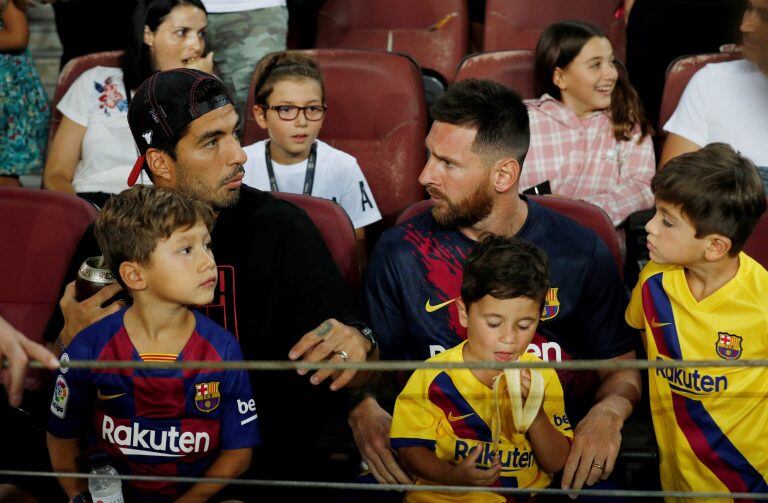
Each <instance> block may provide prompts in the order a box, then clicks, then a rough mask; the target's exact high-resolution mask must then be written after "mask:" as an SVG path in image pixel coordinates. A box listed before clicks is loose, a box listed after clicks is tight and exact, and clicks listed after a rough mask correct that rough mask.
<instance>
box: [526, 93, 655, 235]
mask: <svg viewBox="0 0 768 503" xmlns="http://www.w3.org/2000/svg"><path fill="white" fill-rule="evenodd" d="M526 105H527V106H528V116H529V117H530V120H531V146H530V149H529V150H528V156H527V157H526V158H525V163H524V165H523V171H522V174H521V175H520V189H521V190H525V189H527V188H529V187H533V186H534V185H538V184H539V183H542V182H544V181H545V180H549V183H550V185H551V187H552V193H554V194H559V195H563V196H567V197H571V198H574V199H583V200H584V201H588V202H590V203H593V204H596V205H597V206H600V207H601V208H602V209H603V210H605V212H606V213H607V214H608V216H609V217H610V218H611V220H612V221H613V224H614V225H616V226H618V225H620V224H621V223H622V222H623V221H624V220H625V219H626V218H627V217H628V216H629V215H630V213H633V212H635V211H638V210H644V209H647V208H650V207H652V206H653V195H652V194H651V178H653V175H654V174H655V173H656V159H655V156H654V153H653V143H652V142H651V138H650V136H646V137H645V138H643V140H642V141H641V142H640V144H639V145H638V143H637V140H638V138H639V133H636V134H635V136H634V137H633V138H632V140H631V141H617V140H616V137H615V136H614V135H613V123H612V122H611V118H610V117H609V115H608V114H607V113H606V112H604V111H600V112H594V113H592V114H590V115H588V116H587V117H586V118H584V119H583V120H581V119H579V118H578V116H577V115H576V113H575V112H574V111H573V110H571V109H570V108H568V107H567V106H566V105H564V104H563V103H562V102H560V101H558V100H556V99H555V98H553V97H551V96H549V95H548V94H545V95H543V96H542V97H541V98H540V99H538V100H526Z"/></svg>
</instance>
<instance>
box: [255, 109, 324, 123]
mask: <svg viewBox="0 0 768 503" xmlns="http://www.w3.org/2000/svg"><path fill="white" fill-rule="evenodd" d="M261 106H262V107H263V108H266V109H268V110H275V111H277V116H278V117H280V119H281V120H284V121H292V120H295V119H296V117H298V116H299V111H302V112H304V117H305V118H306V119H307V120H308V121H319V120H321V119H322V118H323V117H324V116H325V111H326V110H328V107H327V106H325V105H309V106H307V107H297V106H296V105H261Z"/></svg>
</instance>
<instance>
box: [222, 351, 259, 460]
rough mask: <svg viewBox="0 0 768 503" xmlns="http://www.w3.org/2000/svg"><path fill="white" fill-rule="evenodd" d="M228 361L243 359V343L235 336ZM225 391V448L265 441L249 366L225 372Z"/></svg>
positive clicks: (241, 447)
mask: <svg viewBox="0 0 768 503" xmlns="http://www.w3.org/2000/svg"><path fill="white" fill-rule="evenodd" d="M224 360H225V361H242V360H243V353H242V351H241V350H240V345H239V344H238V343H237V341H235V338H234V337H232V340H231V341H230V342H229V343H228V344H227V346H226V350H225V354H224ZM223 381H224V382H223V386H222V392H223V393H222V394H223V396H224V397H226V400H225V402H224V404H223V405H224V410H223V413H222V415H221V448H222V449H224V450H232V449H244V448H247V447H253V446H255V445H259V444H261V433H260V431H259V424H258V413H257V411H256V401H255V400H254V399H253V393H252V392H251V382H250V380H249V379H248V372H247V371H245V370H228V371H226V372H225V373H224V379H223Z"/></svg>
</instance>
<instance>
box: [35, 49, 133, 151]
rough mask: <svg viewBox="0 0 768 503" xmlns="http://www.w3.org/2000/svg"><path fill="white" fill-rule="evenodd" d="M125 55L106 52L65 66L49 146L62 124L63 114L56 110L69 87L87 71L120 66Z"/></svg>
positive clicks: (58, 84) (82, 58)
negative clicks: (100, 67)
mask: <svg viewBox="0 0 768 503" xmlns="http://www.w3.org/2000/svg"><path fill="white" fill-rule="evenodd" d="M122 55H123V51H106V52H95V53H93V54H88V55H85V56H80V57H77V58H73V59H71V60H69V62H67V64H66V65H64V68H63V69H62V70H61V73H60V74H59V79H58V80H57V81H56V90H55V91H54V93H53V101H52V102H51V105H52V109H53V110H52V113H51V127H50V130H49V131H48V145H50V144H51V141H52V140H53V137H54V135H55V134H56V130H57V129H59V124H60V123H61V112H59V110H58V109H57V108H56V105H57V104H58V103H59V101H61V98H63V97H64V95H65V94H66V93H67V90H68V89H69V87H70V86H71V85H72V84H73V83H74V82H75V81H76V80H77V78H78V77H79V76H80V75H81V74H82V73H83V72H85V71H86V70H90V69H91V68H93V67H95V66H112V67H119V66H120V58H121V57H122Z"/></svg>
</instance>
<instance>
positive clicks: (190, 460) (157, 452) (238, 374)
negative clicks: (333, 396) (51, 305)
mask: <svg viewBox="0 0 768 503" xmlns="http://www.w3.org/2000/svg"><path fill="white" fill-rule="evenodd" d="M125 311H126V310H125V309H123V310H121V311H119V312H117V313H115V314H113V315H111V316H108V317H106V318H104V319H103V320H101V321H99V322H97V323H94V324H93V325H91V326H90V327H88V328H87V329H85V330H83V331H82V332H80V333H79V334H78V335H77V337H75V339H74V340H73V341H72V343H71V344H70V346H69V347H68V348H67V352H66V353H64V354H63V355H62V360H63V361H66V360H72V361H75V360H96V361H99V360H118V361H185V360H203V361H233V360H242V359H243V356H242V353H241V351H240V346H239V345H238V343H237V341H236V340H235V338H234V336H232V334H230V333H229V332H227V331H226V330H224V329H223V328H221V327H220V326H218V325H217V324H216V323H214V322H213V321H211V320H209V319H208V318H206V317H205V316H203V315H201V314H199V313H197V312H195V313H194V315H195V329H194V331H193V332H192V335H191V336H190V338H189V340H188V341H187V343H186V345H185V346H184V348H183V349H182V351H181V352H180V353H179V354H178V355H158V354H142V355H140V354H139V353H138V352H137V350H136V348H135V347H134V345H133V343H132V342H131V340H130V338H129V337H128V333H127V332H126V329H125V325H124V323H123V315H124V314H125ZM48 431H49V432H50V433H51V434H52V435H54V436H56V437H59V438H80V439H85V440H86V441H87V443H88V445H89V447H90V448H91V449H94V450H102V451H105V452H107V453H108V454H109V457H110V461H111V463H112V465H113V466H114V467H115V468H116V469H117V471H118V472H119V473H121V474H132V475H170V476H202V475H204V474H205V472H206V470H207V469H208V468H209V467H210V466H211V464H213V462H214V461H215V460H216V458H217V457H218V456H219V453H220V451H221V450H232V449H242V448H249V447H253V446H254V445H258V444H260V443H261V437H260V433H259V428H258V424H257V414H256V404H255V401H254V399H253V395H252V392H251V385H250V381H249V379H248V375H247V372H246V371H244V370H238V371H224V370H212V369H194V370H191V369H185V370H180V369H179V370H176V369H114V368H105V369H67V368H63V369H61V370H60V371H59V375H58V377H57V380H56V385H55V390H54V394H53V399H52V401H51V414H50V419H49V422H48ZM188 488H189V484H186V485H185V484H174V483H167V482H143V481H132V482H128V483H126V482H124V483H123V490H124V492H125V494H126V496H128V495H132V496H133V497H134V498H135V499H137V500H141V501H170V500H173V499H175V498H176V497H178V496H179V495H180V494H182V493H183V492H184V491H185V490H186V489H188ZM129 501H133V499H130V498H129Z"/></svg>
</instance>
